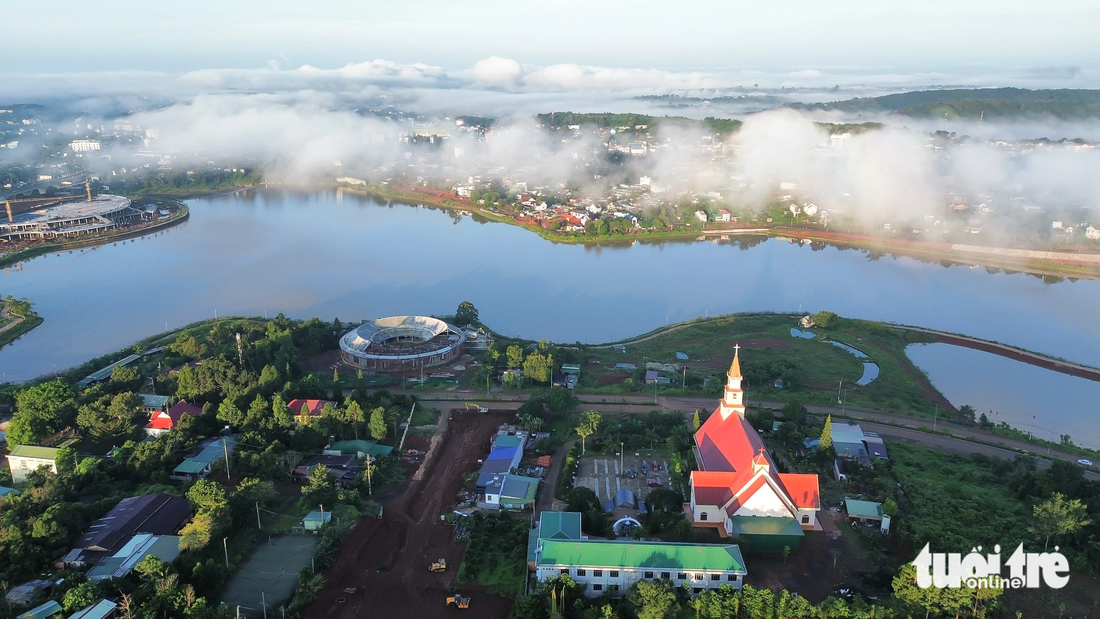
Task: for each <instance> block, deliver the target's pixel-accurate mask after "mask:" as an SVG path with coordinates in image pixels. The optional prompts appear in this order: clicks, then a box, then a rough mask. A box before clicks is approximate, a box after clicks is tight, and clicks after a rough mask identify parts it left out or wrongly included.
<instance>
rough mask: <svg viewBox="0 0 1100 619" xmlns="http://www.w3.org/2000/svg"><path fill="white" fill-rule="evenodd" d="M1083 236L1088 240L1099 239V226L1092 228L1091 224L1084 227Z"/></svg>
mask: <svg viewBox="0 0 1100 619" xmlns="http://www.w3.org/2000/svg"><path fill="white" fill-rule="evenodd" d="M1085 238H1086V239H1088V240H1090V241H1097V240H1100V228H1093V227H1092V226H1089V227H1088V228H1085Z"/></svg>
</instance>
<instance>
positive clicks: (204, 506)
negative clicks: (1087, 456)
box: [187, 479, 228, 512]
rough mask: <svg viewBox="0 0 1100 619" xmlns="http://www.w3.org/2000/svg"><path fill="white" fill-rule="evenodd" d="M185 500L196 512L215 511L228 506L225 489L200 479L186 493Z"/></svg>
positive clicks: (210, 481) (211, 481)
mask: <svg viewBox="0 0 1100 619" xmlns="http://www.w3.org/2000/svg"><path fill="white" fill-rule="evenodd" d="M187 500H188V501H189V502H190V503H191V506H192V507H194V508H195V509H196V510H197V511H200V512H201V511H204V510H216V509H220V508H223V507H225V506H226V505H228V501H227V500H226V498H225V488H223V487H222V485H221V484H219V483H218V482H216V481H213V480H210V479H200V480H198V481H197V482H195V485H194V486H191V489H190V490H188V491H187Z"/></svg>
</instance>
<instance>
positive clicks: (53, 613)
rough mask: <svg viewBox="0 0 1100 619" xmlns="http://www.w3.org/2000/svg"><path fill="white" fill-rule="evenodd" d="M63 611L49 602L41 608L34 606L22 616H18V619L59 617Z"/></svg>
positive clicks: (57, 605)
mask: <svg viewBox="0 0 1100 619" xmlns="http://www.w3.org/2000/svg"><path fill="white" fill-rule="evenodd" d="M64 610H65V609H63V608H61V605H60V604H58V603H57V602H55V601H53V600H50V601H49V602H46V603H45V604H43V605H41V606H36V607H34V608H32V609H30V610H28V611H27V612H25V613H23V614H22V615H19V619H49V618H50V617H60V616H62V613H63V612H64Z"/></svg>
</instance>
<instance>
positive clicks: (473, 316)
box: [455, 301, 478, 327]
mask: <svg viewBox="0 0 1100 619" xmlns="http://www.w3.org/2000/svg"><path fill="white" fill-rule="evenodd" d="M477 322H478V316H477V308H476V307H474V304H473V303H470V302H469V301H463V302H462V303H459V304H458V310H456V311H455V324H456V325H458V326H460V327H467V326H470V325H473V324H477Z"/></svg>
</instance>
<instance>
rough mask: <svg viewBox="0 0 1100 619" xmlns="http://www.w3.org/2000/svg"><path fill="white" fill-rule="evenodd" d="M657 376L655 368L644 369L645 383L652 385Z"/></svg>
mask: <svg viewBox="0 0 1100 619" xmlns="http://www.w3.org/2000/svg"><path fill="white" fill-rule="evenodd" d="M658 378H659V377H658V376H657V370H646V373H645V384H647V385H652V384H654V383H656V382H657V379H658Z"/></svg>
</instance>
